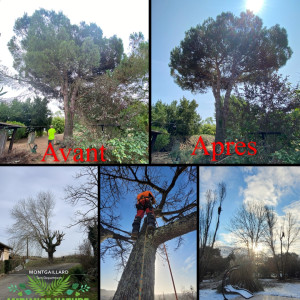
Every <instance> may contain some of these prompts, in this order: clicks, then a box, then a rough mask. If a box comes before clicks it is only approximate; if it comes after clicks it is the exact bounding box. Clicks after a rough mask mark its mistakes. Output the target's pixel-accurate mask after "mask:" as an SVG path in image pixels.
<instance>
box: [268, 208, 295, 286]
mask: <svg viewBox="0 0 300 300" xmlns="http://www.w3.org/2000/svg"><path fill="white" fill-rule="evenodd" d="M265 211H266V216H267V225H268V226H267V228H266V230H265V242H266V244H267V245H268V246H269V248H270V250H271V251H272V254H273V259H274V262H275V265H276V268H277V273H278V274H277V276H278V278H279V279H280V280H282V279H285V276H286V268H287V263H288V262H287V259H288V254H289V252H290V249H291V247H292V246H293V245H294V244H295V243H296V242H297V241H298V240H299V233H300V227H299V225H298V223H297V220H296V218H295V217H294V216H293V215H292V214H291V213H287V214H286V215H285V216H284V219H283V222H282V224H279V221H278V218H277V216H276V214H275V212H274V210H273V209H272V208H269V207H265ZM277 242H279V245H278V243H277ZM278 247H280V250H279V249H278ZM276 251H278V252H279V253H278V254H277V253H276Z"/></svg>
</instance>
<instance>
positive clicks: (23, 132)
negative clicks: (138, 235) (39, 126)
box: [8, 121, 27, 140]
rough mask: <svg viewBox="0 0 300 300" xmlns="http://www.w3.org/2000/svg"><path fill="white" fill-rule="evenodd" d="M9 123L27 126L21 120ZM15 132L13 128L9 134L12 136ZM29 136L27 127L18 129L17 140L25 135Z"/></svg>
mask: <svg viewBox="0 0 300 300" xmlns="http://www.w3.org/2000/svg"><path fill="white" fill-rule="evenodd" d="M8 123H9V124H15V125H20V126H25V124H23V123H20V122H16V121H9V122H8ZM12 134H13V130H9V135H10V136H12ZM26 136H27V131H26V127H24V128H18V129H17V133H16V135H15V140H19V139H22V138H24V137H26Z"/></svg>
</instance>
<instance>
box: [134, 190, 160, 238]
mask: <svg viewBox="0 0 300 300" xmlns="http://www.w3.org/2000/svg"><path fill="white" fill-rule="evenodd" d="M155 203H156V201H155V198H154V196H153V194H152V193H151V192H150V191H145V192H142V193H140V194H138V195H137V204H136V209H137V214H136V216H135V218H134V221H133V223H132V233H131V237H132V239H136V238H137V236H138V233H139V231H140V225H141V221H142V218H143V217H144V214H145V212H146V214H147V226H148V227H149V228H150V229H155V216H154V212H153V206H152V205H153V204H155Z"/></svg>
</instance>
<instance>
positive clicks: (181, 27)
mask: <svg viewBox="0 0 300 300" xmlns="http://www.w3.org/2000/svg"><path fill="white" fill-rule="evenodd" d="M254 1H255V0H254ZM245 10H246V0H210V1H208V0H202V1H199V0H187V1H184V2H182V1H181V0H163V1H161V0H152V16H151V17H152V27H151V30H152V33H151V34H152V44H151V51H152V52H151V53H152V67H151V71H152V78H151V79H152V81H151V83H152V87H151V91H152V103H153V104H155V102H157V101H158V100H162V101H163V102H165V103H170V102H171V101H173V100H179V99H180V98H182V97H183V96H184V97H186V98H187V99H189V100H192V99H195V100H196V101H197V103H198V104H199V107H198V113H199V114H200V116H201V118H202V119H205V118H207V117H214V98H213V95H212V92H211V91H210V90H208V92H207V93H206V94H196V95H193V94H191V93H190V92H189V91H183V90H182V89H181V88H180V87H179V86H177V85H176V84H175V83H174V80H173V78H172V77H171V75H170V68H169V66H168V64H169V61H170V52H171V50H172V49H173V48H174V47H176V46H178V45H179V44H180V41H181V40H183V39H184V36H185V31H187V30H188V29H190V28H191V27H194V26H196V25H197V24H202V23H203V21H204V20H206V19H207V18H209V17H212V18H215V17H216V16H217V15H219V14H220V13H222V12H223V11H231V12H233V13H234V14H235V15H239V14H240V13H241V12H242V11H245ZM256 14H257V15H258V16H259V17H260V18H262V20H263V24H264V26H266V27H267V28H269V27H271V26H273V25H275V24H279V25H280V26H281V27H284V28H285V29H286V30H287V33H288V40H289V45H290V47H291V48H292V50H293V55H292V58H291V59H290V60H288V62H287V64H286V65H285V66H284V67H282V68H281V69H280V70H279V72H280V73H282V74H284V75H285V76H287V75H290V82H292V83H293V84H297V83H298V82H299V81H300V72H299V68H298V67H299V64H300V39H299V28H300V18H299V1H298V0H289V1H282V0H263V6H262V9H261V10H260V11H259V12H257V13H256Z"/></svg>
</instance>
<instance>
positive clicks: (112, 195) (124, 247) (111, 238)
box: [100, 166, 197, 300]
mask: <svg viewBox="0 0 300 300" xmlns="http://www.w3.org/2000/svg"><path fill="white" fill-rule="evenodd" d="M167 169H168V171H169V172H172V175H170V173H169V176H165V172H166V171H165V170H167ZM196 179H197V170H196V168H195V167H187V166H180V167H154V166H136V167H134V166H128V167H121V166H120V167H101V168H100V182H101V188H100V209H101V210H100V212H101V213H100V235H101V241H102V244H101V258H102V259H104V257H105V255H107V254H111V255H113V256H114V257H116V258H118V259H119V260H120V261H121V264H122V265H123V266H124V271H123V273H122V276H121V279H120V281H119V284H118V288H117V291H116V293H115V295H114V298H113V299H114V300H119V299H124V300H129V299H138V296H139V285H140V276H141V272H142V271H143V283H142V289H141V297H142V299H149V300H151V299H154V274H155V272H154V269H155V256H156V252H157V249H158V247H159V246H160V245H161V244H162V243H164V242H166V241H168V240H172V239H175V238H179V242H182V239H180V238H181V236H182V235H184V234H186V233H188V232H191V231H194V230H196V229H197V212H196V207H197V201H196V181H197V180H196ZM147 189H151V190H153V191H155V194H156V195H155V196H156V197H155V198H156V200H157V205H156V206H155V207H154V213H155V216H156V217H157V218H161V219H162V220H163V221H164V224H165V225H164V226H161V227H159V228H157V229H156V230H155V231H154V233H153V234H146V232H147V231H146V224H145V223H144V224H143V226H142V228H141V230H140V233H139V237H138V239H137V241H136V242H135V243H134V244H132V242H131V240H130V233H129V232H127V231H126V230H125V229H124V228H122V226H121V225H120V224H119V219H118V216H117V215H116V214H115V212H114V209H113V206H114V207H116V205H117V203H118V199H119V198H120V197H122V195H123V194H124V193H126V192H129V191H130V192H132V193H135V194H138V193H140V191H141V190H147ZM140 253H144V255H140ZM143 256H144V261H146V262H147V263H145V264H144V268H143V270H142V269H141V266H142V265H143V264H142V260H143Z"/></svg>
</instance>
